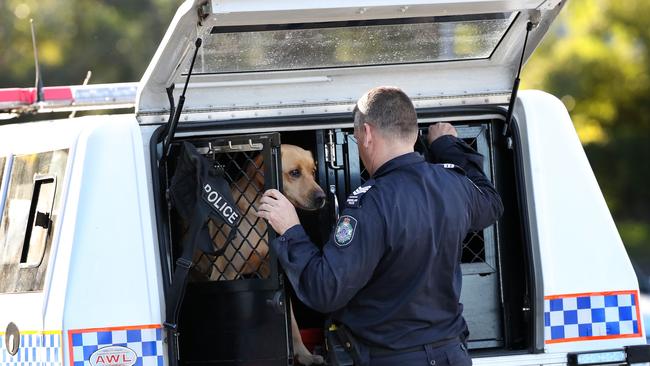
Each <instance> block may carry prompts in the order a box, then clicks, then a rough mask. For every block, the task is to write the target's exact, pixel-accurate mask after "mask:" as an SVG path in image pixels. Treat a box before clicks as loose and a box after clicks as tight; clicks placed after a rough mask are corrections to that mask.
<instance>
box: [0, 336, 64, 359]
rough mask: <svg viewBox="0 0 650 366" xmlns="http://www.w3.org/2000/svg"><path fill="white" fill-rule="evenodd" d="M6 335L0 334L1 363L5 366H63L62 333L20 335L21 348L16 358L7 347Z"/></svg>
mask: <svg viewBox="0 0 650 366" xmlns="http://www.w3.org/2000/svg"><path fill="white" fill-rule="evenodd" d="M5 337H6V334H0V361H1V362H0V363H1V364H2V365H3V366H61V365H62V364H63V357H62V356H63V354H62V349H61V333H60V332H45V334H43V333H30V334H21V335H20V347H19V348H18V353H16V354H15V355H14V356H12V355H10V354H9V351H8V350H7V348H6V346H5Z"/></svg>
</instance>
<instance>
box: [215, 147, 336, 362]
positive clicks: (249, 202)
mask: <svg viewBox="0 0 650 366" xmlns="http://www.w3.org/2000/svg"><path fill="white" fill-rule="evenodd" d="M281 152H282V188H283V191H284V194H285V195H286V197H287V198H288V199H289V201H290V202H291V203H292V204H293V205H294V206H295V207H296V208H299V209H302V210H308V211H314V210H317V209H319V208H322V207H323V206H325V192H323V190H322V189H321V188H320V186H319V185H318V183H316V180H315V179H314V173H315V172H316V163H315V162H314V158H313V157H312V154H311V152H309V151H307V150H304V149H302V148H300V147H298V146H295V145H287V144H283V145H282V146H281ZM263 164H264V162H263V161H262V156H261V155H258V156H257V158H255V159H254V161H253V162H252V163H250V164H249V166H248V167H247V168H246V174H245V176H242V177H241V178H240V179H239V180H238V181H236V182H234V183H233V184H232V185H231V192H232V195H233V198H234V199H235V203H236V204H237V207H239V210H240V212H241V213H242V220H241V222H240V224H239V227H238V228H237V230H238V231H239V232H238V233H237V235H236V237H235V239H234V240H233V241H232V243H230V245H228V247H227V248H226V250H225V252H224V255H223V256H220V257H218V258H217V259H216V261H215V262H214V264H213V266H214V267H215V268H214V269H213V270H212V272H211V275H210V280H212V281H221V280H234V279H238V278H241V277H242V275H252V274H255V275H257V276H259V277H261V278H267V277H268V276H269V275H270V268H269V263H268V258H267V256H268V251H269V246H268V242H267V240H266V234H267V230H268V227H267V224H266V222H265V221H264V220H263V219H261V218H259V217H257V215H256V214H255V213H256V211H257V208H258V206H259V199H260V198H262V194H263V193H264V175H263V174H264V169H263ZM209 230H210V236H211V237H212V238H213V243H214V246H215V247H216V248H217V249H220V248H222V247H223V243H225V241H226V237H227V235H228V233H229V231H228V227H223V228H222V229H221V230H219V229H218V228H217V226H216V225H214V224H213V223H212V222H210V225H209ZM291 333H292V338H293V352H294V356H295V358H296V360H297V361H298V362H300V363H301V364H303V365H311V364H322V363H324V362H323V358H322V357H321V356H317V355H312V354H311V353H310V352H309V350H307V347H305V345H304V343H303V341H302V338H301V336H300V330H299V329H298V324H297V322H296V319H295V316H294V314H293V309H291Z"/></svg>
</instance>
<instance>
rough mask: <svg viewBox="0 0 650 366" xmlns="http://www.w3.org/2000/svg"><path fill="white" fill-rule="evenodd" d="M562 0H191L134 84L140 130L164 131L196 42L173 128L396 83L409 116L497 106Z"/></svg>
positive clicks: (287, 108)
mask: <svg viewBox="0 0 650 366" xmlns="http://www.w3.org/2000/svg"><path fill="white" fill-rule="evenodd" d="M562 5H563V2H562V1H560V0H520V1H505V0H429V1H425V0H422V1H420V0H392V1H382V0H363V1H358V2H356V3H355V4H354V5H352V4H350V3H349V2H347V1H340V0H339V1H319V2H305V1H282V2H269V1H263V0H250V1H238V0H219V1H216V0H213V1H207V2H206V1H198V0H188V1H186V2H185V3H183V4H182V6H181V7H180V8H179V10H178V12H177V13H176V16H175V17H174V19H173V21H172V23H171V25H170V27H169V29H168V30H167V33H166V34H165V37H164V39H163V41H162V42H161V44H160V46H159V48H158V50H157V52H156V54H155V56H154V58H153V59H152V61H151V63H150V64H149V67H148V68H147V71H146V72H145V74H144V76H143V78H142V80H141V88H140V89H139V92H138V98H137V101H136V113H137V116H138V119H139V121H140V122H141V123H145V124H151V123H164V122H165V121H167V119H168V115H169V110H170V103H169V98H168V96H167V94H166V92H165V89H166V88H167V87H169V86H170V85H172V84H175V85H176V88H175V91H174V95H175V99H177V97H178V94H179V93H180V91H181V90H182V86H183V83H184V82H185V79H186V78H187V72H188V69H189V64H190V59H191V58H192V54H193V49H194V41H195V39H196V38H197V37H200V38H202V39H203V46H202V47H201V48H200V50H199V53H198V57H197V59H196V64H195V67H194V70H193V72H192V77H191V80H190V82H189V87H188V90H187V95H186V98H187V99H186V102H185V107H184V110H183V116H182V118H181V120H180V122H182V123H185V122H190V121H206V120H224V119H235V118H237V119H238V118H253V117H270V116H276V117H277V116H288V115H305V114H307V115H308V114H321V113H328V112H345V111H351V109H352V106H353V104H354V103H355V101H356V100H357V98H358V97H359V96H361V95H362V94H363V93H364V92H365V91H366V90H368V89H369V88H371V87H373V86H377V85H395V86H399V87H401V88H402V89H404V90H405V92H406V93H407V94H408V95H409V96H411V97H412V98H413V99H414V102H415V105H416V107H419V108H424V107H436V106H454V105H470V104H471V105H480V104H505V103H507V102H508V98H509V96H510V92H511V89H512V85H513V80H514V78H515V75H516V74H517V69H518V67H519V61H520V58H521V55H522V48H523V44H524V38H525V36H526V25H527V23H528V22H529V21H530V22H532V23H533V24H534V28H533V29H532V31H531V32H530V34H529V38H528V43H527V47H526V51H525V52H524V61H525V60H526V59H527V58H528V57H529V56H530V54H531V53H532V52H533V50H534V49H535V48H536V46H537V45H538V44H539V42H540V41H541V39H542V37H543V36H544V34H545V33H546V31H547V30H548V28H549V26H550V24H551V22H552V21H553V19H554V18H555V17H556V15H557V13H558V12H559V11H560V8H561V7H562Z"/></svg>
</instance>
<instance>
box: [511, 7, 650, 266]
mask: <svg viewBox="0 0 650 366" xmlns="http://www.w3.org/2000/svg"><path fill="white" fill-rule="evenodd" d="M647 14H650V2H649V1H647V0H625V1H616V0H570V1H569V2H568V3H567V4H566V6H565V8H564V9H563V10H562V12H561V13H560V16H559V17H558V19H557V20H556V22H555V23H554V25H553V26H552V28H551V30H550V31H549V33H548V35H547V36H546V39H545V40H544V41H543V42H542V45H541V46H540V47H539V48H538V49H537V50H536V51H535V53H534V54H533V56H532V58H531V60H530V61H529V62H528V64H527V65H526V68H525V70H524V72H523V76H522V80H523V81H522V87H523V88H534V89H541V90H545V91H548V92H549V93H551V94H554V95H556V96H558V97H559V98H561V99H562V101H563V102H564V104H565V105H566V107H567V109H568V110H569V112H570V114H571V118H572V119H573V122H574V125H575V127H576V130H577V131H578V135H579V136H580V139H581V141H582V143H583V145H584V147H585V150H586V152H587V156H588V158H589V161H590V163H591V165H592V168H593V169H594V172H595V174H596V177H597V179H598V182H599V184H600V186H601V189H602V190H603V193H604V195H605V198H606V199H607V203H608V205H609V207H610V210H611V211H612V214H613V216H614V219H615V221H616V223H617V226H618V229H619V232H620V234H621V236H622V238H623V242H624V243H625V244H626V247H627V249H628V252H630V254H631V255H632V257H633V258H634V259H635V260H636V261H637V262H639V263H640V264H642V265H643V266H644V267H646V268H650V189H648V186H649V182H650V144H649V142H650V141H649V140H650V83H649V81H650V62H649V61H650V18H648V17H647V16H645V15H647Z"/></svg>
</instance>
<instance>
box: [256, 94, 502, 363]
mask: <svg viewBox="0 0 650 366" xmlns="http://www.w3.org/2000/svg"><path fill="white" fill-rule="evenodd" d="M354 135H355V137H356V139H357V141H358V146H359V155H360V157H361V160H362V161H363V164H364V166H365V167H366V169H367V170H368V172H369V173H370V175H371V179H369V180H368V181H367V182H366V183H365V184H363V185H362V186H361V187H359V188H358V189H356V190H355V191H354V192H353V193H352V195H350V196H349V197H348V199H347V202H346V207H345V209H344V210H343V212H342V215H341V216H340V218H339V221H338V222H337V224H336V228H335V230H334V232H333V233H332V236H331V238H330V240H329V241H328V242H327V243H326V244H325V246H324V247H323V248H322V250H319V248H317V247H316V245H314V244H313V243H312V242H310V240H309V238H308V236H307V234H306V233H305V231H304V229H303V227H302V226H301V225H300V222H299V220H298V216H297V214H296V211H295V209H294V207H293V206H292V205H291V203H290V202H289V201H288V200H287V199H286V198H285V197H284V196H283V195H282V194H281V193H280V192H279V191H277V190H268V191H266V192H265V193H264V197H263V198H262V199H261V205H260V207H259V211H258V215H259V216H260V217H263V218H264V219H266V220H267V221H268V222H269V224H270V225H271V226H272V227H273V229H274V230H275V231H276V232H277V233H278V234H279V235H280V236H278V237H277V238H276V239H275V240H273V241H272V242H271V247H272V248H273V250H275V252H276V253H277V256H278V258H279V260H280V263H281V264H282V266H283V268H284V270H285V272H286V275H287V277H288V278H289V280H290V281H291V284H292V285H293V287H294V289H295V292H296V295H297V296H298V298H300V300H301V301H303V302H304V303H305V304H306V305H308V306H310V307H312V308H314V309H316V310H318V311H320V312H323V313H332V319H333V321H334V322H336V323H337V324H338V325H339V326H343V327H345V328H346V329H347V330H349V333H350V334H351V336H353V337H354V339H356V352H357V356H358V359H357V362H359V363H361V364H370V365H437V366H441V365H471V364H472V361H471V358H470V357H469V355H468V354H467V349H466V344H465V339H466V335H467V325H466V323H465V320H464V319H463V316H462V311H463V306H462V304H460V303H459V298H460V292H461V279H462V273H461V267H460V258H461V251H462V245H461V242H462V240H463V238H464V237H465V236H466V235H467V233H468V232H469V231H470V230H480V229H483V228H485V227H487V226H489V225H491V224H493V223H494V222H495V221H496V220H497V219H498V218H499V216H500V215H501V213H502V211H503V206H502V203H501V199H500V198H499V195H498V193H497V192H496V191H495V189H494V187H493V186H492V184H491V183H490V181H489V180H488V179H487V178H486V177H485V175H484V174H483V172H482V169H481V167H482V161H483V160H482V159H483V157H482V156H481V155H480V154H478V153H476V152H475V151H474V150H472V149H471V148H470V147H469V146H468V145H466V144H465V143H464V142H463V141H461V140H460V139H458V138H457V137H456V130H455V129H454V127H453V126H452V125H450V124H446V123H438V124H435V125H432V126H430V127H429V130H428V140H429V143H430V154H431V157H430V158H431V160H432V161H433V162H437V163H445V164H429V163H427V162H426V161H425V160H424V158H423V157H422V156H421V155H419V154H418V153H416V152H414V151H413V146H414V144H415V142H416V139H417V135H418V128H417V116H416V113H415V109H414V107H413V104H412V103H411V100H410V99H409V98H408V96H407V95H406V94H405V93H404V92H402V91H401V90H400V89H398V88H394V87H377V88H373V89H371V90H370V91H368V92H367V93H366V94H365V95H363V96H362V97H361V99H359V101H358V102H357V105H356V108H355V111H354Z"/></svg>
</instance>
